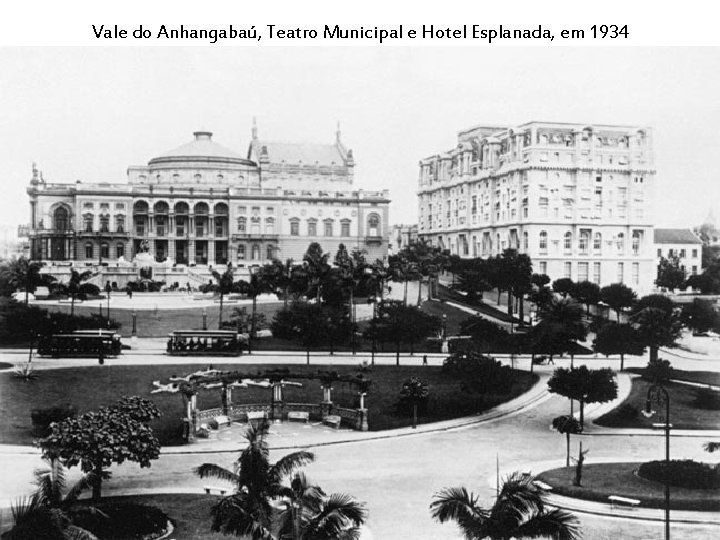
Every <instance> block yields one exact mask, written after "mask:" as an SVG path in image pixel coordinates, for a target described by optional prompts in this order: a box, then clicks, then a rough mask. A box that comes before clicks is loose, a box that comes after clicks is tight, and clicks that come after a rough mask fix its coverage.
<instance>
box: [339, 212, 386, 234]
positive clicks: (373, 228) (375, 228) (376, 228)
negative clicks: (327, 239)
mask: <svg viewBox="0 0 720 540" xmlns="http://www.w3.org/2000/svg"><path fill="white" fill-rule="evenodd" d="M381 234H382V232H381V230H380V216H378V215H377V214H370V215H369V216H368V218H367V235H368V236H381ZM326 236H327V235H326Z"/></svg>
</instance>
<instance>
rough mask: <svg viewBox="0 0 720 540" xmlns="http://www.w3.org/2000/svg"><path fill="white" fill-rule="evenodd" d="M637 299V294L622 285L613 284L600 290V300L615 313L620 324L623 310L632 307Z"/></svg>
mask: <svg viewBox="0 0 720 540" xmlns="http://www.w3.org/2000/svg"><path fill="white" fill-rule="evenodd" d="M635 297H636V295H635V292H634V291H633V290H632V289H631V288H630V287H628V286H627V285H624V284H622V283H613V284H612V285H608V286H606V287H603V288H602V289H600V299H601V300H602V301H603V302H605V303H606V304H607V305H608V306H610V308H611V309H612V310H614V311H615V313H616V314H617V321H618V322H620V313H622V310H623V309H624V308H628V307H630V306H632V305H633V302H635Z"/></svg>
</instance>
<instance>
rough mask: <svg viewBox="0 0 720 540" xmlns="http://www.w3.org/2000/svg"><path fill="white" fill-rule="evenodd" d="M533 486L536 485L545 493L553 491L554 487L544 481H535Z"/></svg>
mask: <svg viewBox="0 0 720 540" xmlns="http://www.w3.org/2000/svg"><path fill="white" fill-rule="evenodd" d="M533 484H535V485H536V486H537V487H539V488H540V489H542V490H543V491H552V486H551V485H549V484H546V483H545V482H543V481H542V480H535V481H533Z"/></svg>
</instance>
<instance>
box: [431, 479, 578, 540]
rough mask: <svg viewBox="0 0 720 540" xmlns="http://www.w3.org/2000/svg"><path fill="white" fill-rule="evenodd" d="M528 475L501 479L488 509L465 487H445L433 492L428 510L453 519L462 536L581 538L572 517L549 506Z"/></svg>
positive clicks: (472, 539)
mask: <svg viewBox="0 0 720 540" xmlns="http://www.w3.org/2000/svg"><path fill="white" fill-rule="evenodd" d="M533 481H534V478H533V477H532V476H530V475H520V474H519V473H513V474H512V475H510V476H509V477H508V478H506V479H505V480H504V482H503V486H502V489H501V490H500V492H499V493H498V494H497V497H496V499H495V502H494V504H493V505H492V507H490V508H483V507H481V506H480V505H479V504H478V501H479V497H478V496H477V495H475V494H474V493H472V492H468V491H467V490H466V489H465V488H464V487H461V488H445V489H443V490H441V491H440V492H438V493H436V494H435V496H434V497H433V501H432V503H431V504H430V513H431V515H432V517H433V519H435V520H436V521H439V522H440V523H446V522H448V521H455V522H456V523H457V525H458V526H459V527H460V530H461V531H462V533H463V535H464V537H465V538H467V539H470V540H480V539H482V538H490V539H491V540H506V539H509V538H548V537H549V538H557V539H559V540H575V539H579V538H580V528H579V526H578V522H577V519H576V518H575V516H573V515H572V514H570V513H569V512H566V511H564V510H560V509H553V510H551V509H549V508H548V507H547V502H546V494H545V492H544V491H543V490H541V489H540V488H539V487H537V486H536V485H535V484H534V483H533Z"/></svg>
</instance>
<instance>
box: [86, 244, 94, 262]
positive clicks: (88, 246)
mask: <svg viewBox="0 0 720 540" xmlns="http://www.w3.org/2000/svg"><path fill="white" fill-rule="evenodd" d="M93 251H94V250H93V245H92V242H85V258H86V259H92V258H93Z"/></svg>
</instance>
